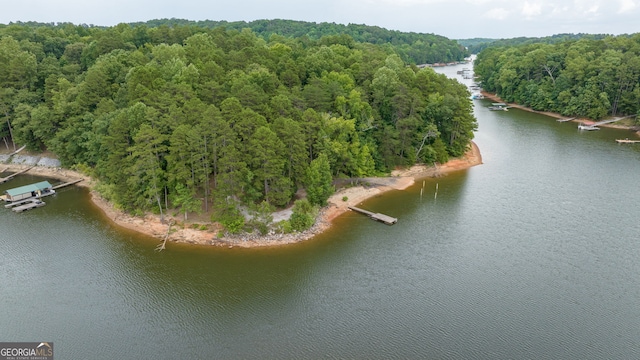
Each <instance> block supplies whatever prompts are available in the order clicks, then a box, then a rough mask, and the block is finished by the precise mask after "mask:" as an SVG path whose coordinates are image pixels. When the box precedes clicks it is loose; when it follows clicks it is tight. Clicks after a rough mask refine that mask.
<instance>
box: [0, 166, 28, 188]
mask: <svg viewBox="0 0 640 360" xmlns="http://www.w3.org/2000/svg"><path fill="white" fill-rule="evenodd" d="M33 168H34V167H33V166H32V167H30V168H27V169H24V170H22V171H18V172H17V173H13V174H11V175H9V176H7V177H3V178H0V184H4V183H6V182H7V181H9V180H11V179H13V178H14V177H16V176H18V175H20V174H24V173H26V172H27V171H29V170H31V169H33Z"/></svg>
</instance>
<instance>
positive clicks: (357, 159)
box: [0, 20, 635, 232]
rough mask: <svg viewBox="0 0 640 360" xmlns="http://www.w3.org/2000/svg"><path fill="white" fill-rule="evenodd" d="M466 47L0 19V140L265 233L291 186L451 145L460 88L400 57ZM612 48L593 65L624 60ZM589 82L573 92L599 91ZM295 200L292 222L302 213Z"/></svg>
mask: <svg viewBox="0 0 640 360" xmlns="http://www.w3.org/2000/svg"><path fill="white" fill-rule="evenodd" d="M169 25H171V26H169ZM222 25H224V26H225V27H224V28H223V27H221V26H222ZM39 29H40V30H42V29H47V30H50V31H47V32H42V31H39ZM337 34H338V35H337ZM464 55H465V51H464V49H462V48H461V47H460V46H459V45H458V44H456V43H455V42H452V41H450V40H448V39H446V38H443V37H439V36H436V35H431V34H415V33H400V32H393V31H388V30H385V29H381V28H375V27H367V26H364V25H348V26H344V25H336V24H327V23H322V24H315V23H303V22H292V21H280V20H275V21H256V22H252V23H244V22H238V23H222V22H198V23H191V22H187V21H183V20H162V21H152V22H149V23H147V24H134V25H127V24H120V25H118V26H115V27H107V28H102V27H86V26H73V25H71V24H59V25H51V24H35V23H28V24H23V23H18V24H13V25H11V26H3V25H1V24H0V62H1V63H2V64H3V65H2V66H0V137H3V138H4V139H5V140H6V141H7V142H8V141H9V140H14V141H15V142H16V143H18V144H25V145H27V146H28V147H29V148H31V149H34V150H45V149H46V150H50V151H52V152H54V153H55V154H56V155H57V156H58V157H59V159H60V160H61V162H62V163H63V165H64V166H82V167H83V168H84V169H85V170H86V171H87V172H88V173H89V172H90V173H92V175H94V176H95V177H96V178H98V179H99V181H100V183H101V185H100V188H101V189H102V191H103V193H104V194H105V195H104V196H106V197H108V198H109V199H110V200H111V201H113V202H114V203H116V205H117V206H118V207H120V208H122V209H124V210H127V211H130V212H134V213H143V212H146V211H150V210H151V211H154V212H159V213H163V212H164V211H165V210H166V208H167V207H168V206H169V205H170V206H176V207H178V208H179V209H180V212H181V213H183V214H184V216H185V220H186V218H187V214H188V213H189V212H193V211H198V210H200V209H203V210H204V211H205V212H207V213H210V212H212V213H213V214H214V215H213V218H214V219H215V220H216V221H219V222H220V223H221V224H223V226H225V228H226V229H227V231H230V232H237V231H241V230H242V229H243V228H244V227H245V219H244V216H243V215H242V213H241V212H240V211H239V210H238V209H239V208H248V209H254V208H255V207H256V204H260V205H259V206H258V208H259V209H262V210H257V213H258V215H257V216H255V217H254V220H253V222H254V224H251V225H252V226H254V227H256V228H258V230H259V231H261V232H265V231H267V229H268V226H269V224H270V222H271V220H269V218H268V215H267V213H271V212H272V210H273V207H285V206H287V205H288V204H290V203H291V201H292V200H293V199H294V194H295V193H296V192H297V190H298V187H299V186H305V187H306V190H307V193H308V195H309V201H310V204H313V205H323V204H325V203H326V200H327V199H328V197H329V196H330V195H331V194H332V193H333V191H334V189H333V187H332V186H331V184H332V180H333V177H334V176H340V177H347V178H362V177H366V176H375V175H377V174H381V173H384V172H386V171H388V169H391V168H393V167H395V166H398V165H411V164H413V163H415V162H420V161H425V160H427V159H428V160H431V159H435V158H436V157H439V158H444V157H446V156H457V155H459V154H461V152H463V151H464V149H466V146H467V145H468V143H469V141H470V140H471V138H472V137H473V131H474V130H475V128H476V123H475V119H474V118H473V116H472V108H471V101H470V100H469V98H468V93H467V92H466V89H465V88H464V86H462V85H460V84H458V83H457V82H455V81H453V80H449V79H447V78H446V77H444V76H440V75H437V74H435V72H433V71H432V70H431V69H423V70H419V69H418V68H417V67H416V66H407V65H408V64H411V63H425V62H442V61H454V60H461V59H462V58H463V56H464ZM619 55H620V54H617V53H610V54H609V58H610V59H611V61H614V63H615V64H617V65H616V66H610V67H609V68H607V71H606V73H607V74H610V73H611V72H615V71H616V68H617V67H618V65H620V66H622V65H623V64H627V61H626V60H629V59H626V58H624V57H620V56H619ZM617 59H618V60H619V61H618V60H617ZM629 64H632V63H629ZM629 66H631V65H629ZM505 79H506V78H505ZM558 82H560V79H559V80H558ZM603 84H604V83H601V82H598V83H596V84H594V87H593V89H591V93H589V94H586V93H585V98H588V99H591V100H590V101H593V102H594V103H595V102H596V101H598V102H599V103H600V104H602V105H603V106H604V105H606V104H607V101H609V102H613V101H614V100H615V98H613V97H611V95H609V93H608V90H607V89H601V87H602V86H604V85H603ZM605 87H606V86H605ZM512 90H513V91H514V93H515V91H517V87H515V88H514V89H512ZM534 90H535V91H536V92H543V91H545V88H543V87H542V86H539V87H537V88H535V89H534V88H533V87H532V88H531V89H530V91H534ZM604 94H606V95H607V96H605V95H604ZM587 95H589V96H587ZM634 99H635V98H634V97H623V98H621V99H619V100H618V102H619V103H621V104H622V103H624V104H627V105H625V106H631V105H632V104H634V101H635V100H634ZM567 101H568V102H571V96H569V100H567ZM573 105H574V106H575V107H577V108H581V107H584V104H583V103H576V104H573ZM592 111H596V110H595V109H592ZM437 138H439V139H440V141H441V142H442V144H440V143H437V141H438V140H437ZM434 149H435V150H434ZM436 150H437V151H436ZM436 155H437V156H436ZM211 202H213V204H211V205H212V206H211V207H210V203H211ZM302 206H303V205H299V206H298V208H299V207H302ZM263 207H264V208H263ZM266 209H269V211H266ZM307 210H308V209H307ZM307 210H305V211H302V210H296V215H295V216H293V218H292V220H291V221H289V222H288V223H289V226H290V228H291V229H295V230H300V229H303V228H305V227H307V226H310V224H312V223H313V219H315V215H314V214H313V212H310V211H307Z"/></svg>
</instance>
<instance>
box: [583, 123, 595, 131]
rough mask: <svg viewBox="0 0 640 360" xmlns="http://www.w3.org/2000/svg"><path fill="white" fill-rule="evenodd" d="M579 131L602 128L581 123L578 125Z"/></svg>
mask: <svg viewBox="0 0 640 360" xmlns="http://www.w3.org/2000/svg"><path fill="white" fill-rule="evenodd" d="M578 130H586V131H593V130H600V128H599V127H597V126H593V125H585V124H583V123H580V125H578Z"/></svg>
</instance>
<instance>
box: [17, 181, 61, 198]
mask: <svg viewBox="0 0 640 360" xmlns="http://www.w3.org/2000/svg"><path fill="white" fill-rule="evenodd" d="M51 187H52V185H51V184H49V182H48V181H40V182H39V183H35V184H29V185H24V186H20V187H17V188H13V189H9V190H7V191H6V192H7V194H9V196H17V195H20V194H26V193H30V192H33V191H38V190H40V191H42V190H46V189H51Z"/></svg>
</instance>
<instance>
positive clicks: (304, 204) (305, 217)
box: [289, 199, 317, 231]
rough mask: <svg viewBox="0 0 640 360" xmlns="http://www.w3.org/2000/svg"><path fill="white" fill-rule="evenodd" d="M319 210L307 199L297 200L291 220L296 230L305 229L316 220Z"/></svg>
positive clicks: (292, 226) (292, 227) (293, 228)
mask: <svg viewBox="0 0 640 360" xmlns="http://www.w3.org/2000/svg"><path fill="white" fill-rule="evenodd" d="M316 215H317V211H316V209H315V208H314V207H313V205H311V203H310V202H309V201H308V200H307V199H301V200H296V202H295V203H294V205H293V213H292V214H291V218H290V219H289V222H290V223H291V229H292V230H294V231H304V230H307V229H308V228H310V227H311V226H312V225H313V224H314V223H315V221H316Z"/></svg>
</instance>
